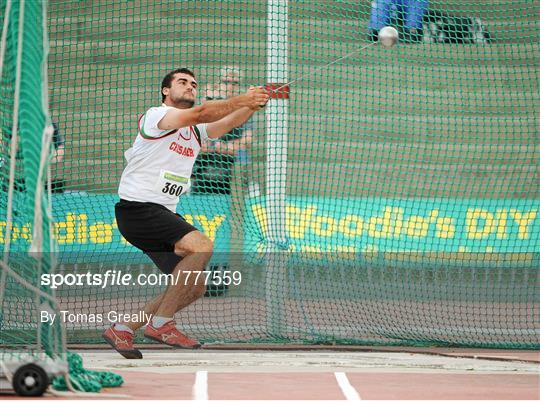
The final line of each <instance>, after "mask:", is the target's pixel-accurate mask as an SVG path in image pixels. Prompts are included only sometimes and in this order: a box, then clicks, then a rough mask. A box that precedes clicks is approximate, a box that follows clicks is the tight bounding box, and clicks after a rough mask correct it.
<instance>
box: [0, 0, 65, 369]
mask: <svg viewBox="0 0 540 402" xmlns="http://www.w3.org/2000/svg"><path fill="white" fill-rule="evenodd" d="M0 16H1V26H2V36H1V38H2V39H1V47H0V59H1V63H0V69H1V70H0V71H1V74H0V76H1V86H0V88H1V95H0V183H1V184H0V250H1V251H2V254H1V258H2V260H1V261H0V266H1V271H0V305H1V311H0V333H1V336H0V360H1V361H2V362H3V363H6V364H10V363H12V362H20V361H26V360H29V361H35V360H36V359H38V360H40V361H42V362H43V361H48V360H49V359H60V360H62V359H63V358H65V355H64V353H65V345H64V338H63V335H62V328H61V325H60V323H59V322H57V323H55V324H53V325H48V324H41V323H40V318H39V317H40V311H48V312H51V313H52V312H54V311H55V310H56V307H57V305H56V303H55V299H54V297H53V292H52V289H51V288H50V287H47V286H42V285H41V284H40V280H39V278H40V275H41V274H42V273H49V272H50V271H51V270H52V267H53V262H54V261H53V254H52V253H51V251H52V250H53V248H52V244H51V231H50V228H51V221H52V215H51V211H50V199H49V197H47V194H46V192H45V191H44V183H45V177H46V167H47V164H48V155H49V154H50V152H49V143H48V142H47V141H48V140H47V135H46V133H47V132H48V133H49V137H50V134H51V133H52V131H50V130H49V131H47V130H46V128H47V126H48V125H50V123H49V121H48V111H47V107H48V105H47V87H46V76H47V74H46V72H47V70H46V66H45V61H46V57H47V47H46V44H47V39H46V15H45V7H44V4H43V3H42V2H26V3H25V2H24V1H22V2H19V1H2V2H0ZM21 344H22V345H23V346H21ZM3 367H4V366H3ZM2 371H3V370H2ZM12 374H13V373H12Z"/></svg>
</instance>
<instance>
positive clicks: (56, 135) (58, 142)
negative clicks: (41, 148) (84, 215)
mask: <svg viewBox="0 0 540 402" xmlns="http://www.w3.org/2000/svg"><path fill="white" fill-rule="evenodd" d="M53 127H54V132H53V138H52V142H53V147H54V154H53V158H52V164H53V165H55V164H57V163H59V162H62V160H64V155H65V152H66V150H65V141H64V138H63V137H62V134H61V133H60V127H59V126H58V123H54V122H53ZM64 188H65V180H64V179H63V178H61V177H53V178H52V186H51V191H52V192H53V193H63V192H64Z"/></svg>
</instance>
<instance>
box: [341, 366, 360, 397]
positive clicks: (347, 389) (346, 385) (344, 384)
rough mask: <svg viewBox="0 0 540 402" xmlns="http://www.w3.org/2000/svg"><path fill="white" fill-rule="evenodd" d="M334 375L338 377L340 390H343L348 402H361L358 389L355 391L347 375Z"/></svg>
mask: <svg viewBox="0 0 540 402" xmlns="http://www.w3.org/2000/svg"><path fill="white" fill-rule="evenodd" d="M334 375H335V376H336V380H337V382H338V385H339V388H341V392H343V395H345V399H346V400H348V401H359V400H361V399H362V398H360V395H359V394H358V392H356V389H354V387H353V386H352V385H351V383H350V382H349V379H348V378H347V375H346V374H345V373H342V372H336V373H334Z"/></svg>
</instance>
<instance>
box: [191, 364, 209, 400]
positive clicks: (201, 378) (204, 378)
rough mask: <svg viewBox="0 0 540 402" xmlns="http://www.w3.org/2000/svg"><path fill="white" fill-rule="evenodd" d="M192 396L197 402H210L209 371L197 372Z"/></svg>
mask: <svg viewBox="0 0 540 402" xmlns="http://www.w3.org/2000/svg"><path fill="white" fill-rule="evenodd" d="M191 394H192V399H195V400H197V401H207V400H208V371H197V374H195V384H193V390H192V391H191Z"/></svg>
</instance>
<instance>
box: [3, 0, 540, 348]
mask: <svg viewBox="0 0 540 402" xmlns="http://www.w3.org/2000/svg"><path fill="white" fill-rule="evenodd" d="M394 3H396V7H395V8H396V9H392V7H390V8H389V9H390V12H389V15H388V21H385V23H388V24H394V25H395V26H396V27H398V29H399V31H400V33H401V37H402V39H403V40H402V41H401V42H400V43H399V44H398V46H396V47H394V48H392V49H384V48H382V47H380V46H377V45H374V46H370V47H369V48H367V49H365V50H362V51H361V52H358V53H355V54H353V55H351V56H350V57H348V58H346V59H344V60H342V61H341V62H339V63H337V64H334V65H332V66H330V67H328V68H325V69H323V70H322V71H319V72H317V73H315V74H310V72H311V71H313V70H315V69H316V68H317V67H320V66H323V65H324V64H325V63H329V62H331V61H333V60H335V59H337V58H339V57H341V56H344V55H346V54H348V53H350V52H352V51H354V50H356V49H359V48H360V47H362V46H365V45H367V44H369V43H371V41H372V40H373V39H374V38H376V29H370V14H371V13H372V10H371V7H372V6H371V2H370V1H352V0H351V1H345V0H344V1H334V2H327V1H294V2H293V1H291V2H286V1H268V2H267V1H204V2H203V1H154V0H129V1H127V0H121V1H113V0H94V1H85V2H80V1H59V0H53V1H50V2H49V6H48V18H49V32H50V40H51V43H50V46H51V49H50V54H49V90H50V99H51V110H52V118H53V121H55V122H56V123H57V124H58V126H59V128H60V133H61V136H62V137H63V141H64V143H63V145H64V148H65V155H64V157H63V159H62V160H58V161H57V162H56V163H54V164H53V166H52V175H53V181H54V182H55V185H54V186H53V190H54V194H53V206H54V214H55V218H56V223H55V228H56V238H57V241H58V243H59V248H60V251H61V253H60V254H59V260H60V263H61V269H62V271H61V272H63V273H64V274H68V273H81V274H85V273H87V272H91V273H92V274H94V273H101V274H104V273H105V272H106V271H107V270H111V272H112V271H113V270H116V272H120V271H121V272H122V273H124V274H125V273H130V274H132V275H133V276H134V277H135V276H136V275H138V274H140V273H145V274H148V273H157V272H158V271H157V270H156V269H155V267H153V266H152V264H151V263H150V261H149V260H147V259H145V257H143V255H142V253H140V252H138V251H137V250H135V249H134V248H133V247H131V246H129V245H127V244H126V243H125V242H124V241H123V240H122V238H121V236H120V234H119V232H118V230H117V227H116V224H115V220H114V203H115V202H116V201H117V199H118V197H117V195H116V190H117V188H118V183H119V179H120V175H121V173H122V170H123V169H124V167H125V159H124V155H123V153H124V151H125V150H126V149H128V148H129V147H130V146H131V144H132V143H133V140H134V139H135V137H136V135H137V121H138V118H139V116H140V115H141V114H143V113H145V111H146V110H147V109H148V108H150V107H152V106H159V105H160V103H161V99H160V83H161V79H162V78H163V76H164V75H165V74H166V73H167V72H169V71H171V70H173V69H175V68H178V67H188V68H190V69H192V70H193V71H194V72H195V74H196V77H197V80H198V82H199V84H200V86H199V94H198V98H199V100H200V101H201V102H202V101H203V100H204V98H205V97H212V98H216V97H226V96H230V95H231V94H233V93H235V91H239V90H243V89H246V88H247V87H248V86H249V85H266V84H276V83H284V82H287V81H289V80H292V79H294V78H296V77H300V76H306V75H307V76H306V78H304V79H302V80H300V81H298V82H296V83H294V84H293V85H291V87H290V96H289V98H288V99H283V98H281V99H273V100H271V101H270V102H269V104H268V105H267V106H266V108H265V109H264V110H263V111H261V112H258V113H256V114H255V115H254V117H253V118H252V119H251V120H250V122H249V124H248V126H245V127H243V128H241V129H239V130H237V131H235V132H234V133H231V134H230V135H228V137H227V138H226V139H224V141H222V142H220V143H219V144H217V145H215V144H214V145H208V149H207V150H206V151H207V152H205V153H204V154H201V155H200V156H199V158H198V161H197V163H196V166H195V168H194V172H193V176H192V182H193V185H192V191H191V192H190V193H189V194H187V195H185V196H183V197H182V198H181V201H180V204H179V207H178V212H179V213H180V214H182V215H184V216H185V218H186V219H187V220H188V221H190V222H193V224H195V225H196V226H197V227H199V228H200V229H201V230H202V231H203V232H204V233H205V234H207V235H208V236H209V237H210V238H212V239H213V240H214V247H215V254H214V257H213V260H212V262H211V264H210V267H209V269H212V270H221V271H226V270H229V271H234V272H240V273H241V275H242V281H241V284H240V285H238V286H234V285H230V286H228V287H227V286H223V285H214V286H209V288H208V291H207V297H205V298H203V299H201V300H199V301H197V302H196V303H194V304H193V305H191V306H189V307H188V308H187V309H185V310H183V311H182V312H180V313H179V314H178V315H177V317H176V318H177V322H178V323H179V324H180V325H181V327H182V328H183V329H184V330H185V331H186V332H187V333H189V334H190V335H193V336H196V337H199V338H200V339H201V340H202V341H205V342H239V341H240V342H284V341H285V342H306V343H354V344H385V345H391V344H409V345H425V344H438V345H450V344H452V345H463V346H484V347H512V348H532V347H538V345H539V343H540V342H539V339H540V334H539V332H538V313H539V304H538V303H539V297H538V294H540V292H538V272H539V271H538V267H539V258H538V252H539V251H540V250H539V244H540V242H539V233H540V223H539V222H540V218H539V217H538V213H539V209H540V208H539V207H540V204H539V202H538V196H539V186H538V178H539V175H538V173H539V168H538V156H539V152H540V148H539V139H538V120H537V112H536V111H537V110H538V108H539V106H540V102H539V95H538V93H539V92H538V56H539V46H538V33H539V29H538V20H537V15H538V11H539V10H538V4H537V3H536V2H534V1H530V0H513V1H499V0H497V1H489V2H488V1H484V0H481V1H480V0H478V1H473V2H467V1H464V0H452V1H444V2H442V1H431V2H430V4H429V8H428V10H427V11H426V13H425V15H424V21H423V24H422V29H416V31H415V30H414V29H411V25H410V21H409V20H408V18H407V16H408V13H409V12H410V10H408V9H406V7H405V6H404V4H405V5H406V3H408V2H405V1H403V2H394ZM411 3H412V1H411ZM383 4H384V2H383V1H380V0H379V1H378V6H380V7H382V6H383ZM390 5H391V4H390ZM404 7H405V9H404ZM231 78H232V80H233V81H234V80H236V79H239V80H240V85H239V88H237V87H235V86H234V85H232V86H231V85H230V84H228V85H227V84H224V83H222V82H221V81H227V80H228V81H231ZM3 90H4V87H3ZM250 136H251V140H250ZM61 145H62V139H58V138H57V147H58V148H60V149H61ZM212 148H219V149H221V153H219V154H218V153H217V151H218V150H216V149H212ZM59 159H61V158H59ZM163 289H164V287H163V286H149V285H146V286H129V287H128V286H122V285H120V284H116V285H114V286H111V285H110V283H109V285H107V286H105V287H102V286H87V285H80V286H78V285H76V284H72V286H62V287H59V288H58V291H57V295H58V297H59V302H60V304H61V305H62V307H63V308H64V309H65V310H69V312H70V313H71V314H73V315H72V316H66V320H67V323H66V326H67V330H68V340H69V341H71V342H77V343H79V342H89V343H94V342H96V343H97V342H101V340H100V333H101V331H102V330H103V328H105V327H106V326H107V325H108V318H114V317H115V316H114V317H113V316H109V314H110V312H115V313H116V312H118V313H123V312H131V311H137V310H139V309H141V308H142V306H143V305H144V302H145V301H146V300H147V299H148V298H150V297H152V296H155V295H157V294H158V293H159V292H161V291H162V290H163ZM77 314H79V315H77ZM100 319H101V321H100Z"/></svg>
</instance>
